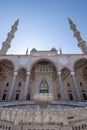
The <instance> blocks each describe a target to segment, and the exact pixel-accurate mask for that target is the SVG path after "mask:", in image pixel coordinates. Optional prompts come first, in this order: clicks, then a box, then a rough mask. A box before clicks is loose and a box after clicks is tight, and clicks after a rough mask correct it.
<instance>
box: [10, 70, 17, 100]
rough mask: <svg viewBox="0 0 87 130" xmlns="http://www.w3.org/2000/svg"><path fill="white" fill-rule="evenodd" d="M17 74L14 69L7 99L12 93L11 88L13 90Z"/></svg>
mask: <svg viewBox="0 0 87 130" xmlns="http://www.w3.org/2000/svg"><path fill="white" fill-rule="evenodd" d="M17 74H18V73H17V72H16V71H15V72H14V74H13V79H12V85H11V88H10V92H9V97H8V101H11V98H12V94H13V90H14V87H15V83H16V77H17Z"/></svg>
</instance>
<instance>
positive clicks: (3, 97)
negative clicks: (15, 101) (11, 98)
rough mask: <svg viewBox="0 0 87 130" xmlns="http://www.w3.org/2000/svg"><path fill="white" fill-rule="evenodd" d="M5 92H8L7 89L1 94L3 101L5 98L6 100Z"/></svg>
mask: <svg viewBox="0 0 87 130" xmlns="http://www.w3.org/2000/svg"><path fill="white" fill-rule="evenodd" d="M7 93H8V91H7V90H4V92H3V96H2V101H5V100H6V97H7Z"/></svg>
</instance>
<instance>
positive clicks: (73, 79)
mask: <svg viewBox="0 0 87 130" xmlns="http://www.w3.org/2000/svg"><path fill="white" fill-rule="evenodd" d="M71 77H72V81H73V85H74V87H75V91H76V96H77V99H78V101H81V98H80V94H79V91H78V87H77V83H76V79H75V74H74V72H71Z"/></svg>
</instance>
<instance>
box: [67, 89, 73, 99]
mask: <svg viewBox="0 0 87 130" xmlns="http://www.w3.org/2000/svg"><path fill="white" fill-rule="evenodd" d="M68 94H69V99H70V101H73V94H72V90H71V89H68Z"/></svg>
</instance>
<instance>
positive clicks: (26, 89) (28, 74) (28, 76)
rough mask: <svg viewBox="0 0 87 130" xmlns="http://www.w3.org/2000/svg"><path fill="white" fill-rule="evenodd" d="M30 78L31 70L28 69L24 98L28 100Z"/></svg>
mask: <svg viewBox="0 0 87 130" xmlns="http://www.w3.org/2000/svg"><path fill="white" fill-rule="evenodd" d="M29 79H30V72H29V71H28V72H27V77H26V82H25V89H24V100H27V95H28V87H29Z"/></svg>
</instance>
